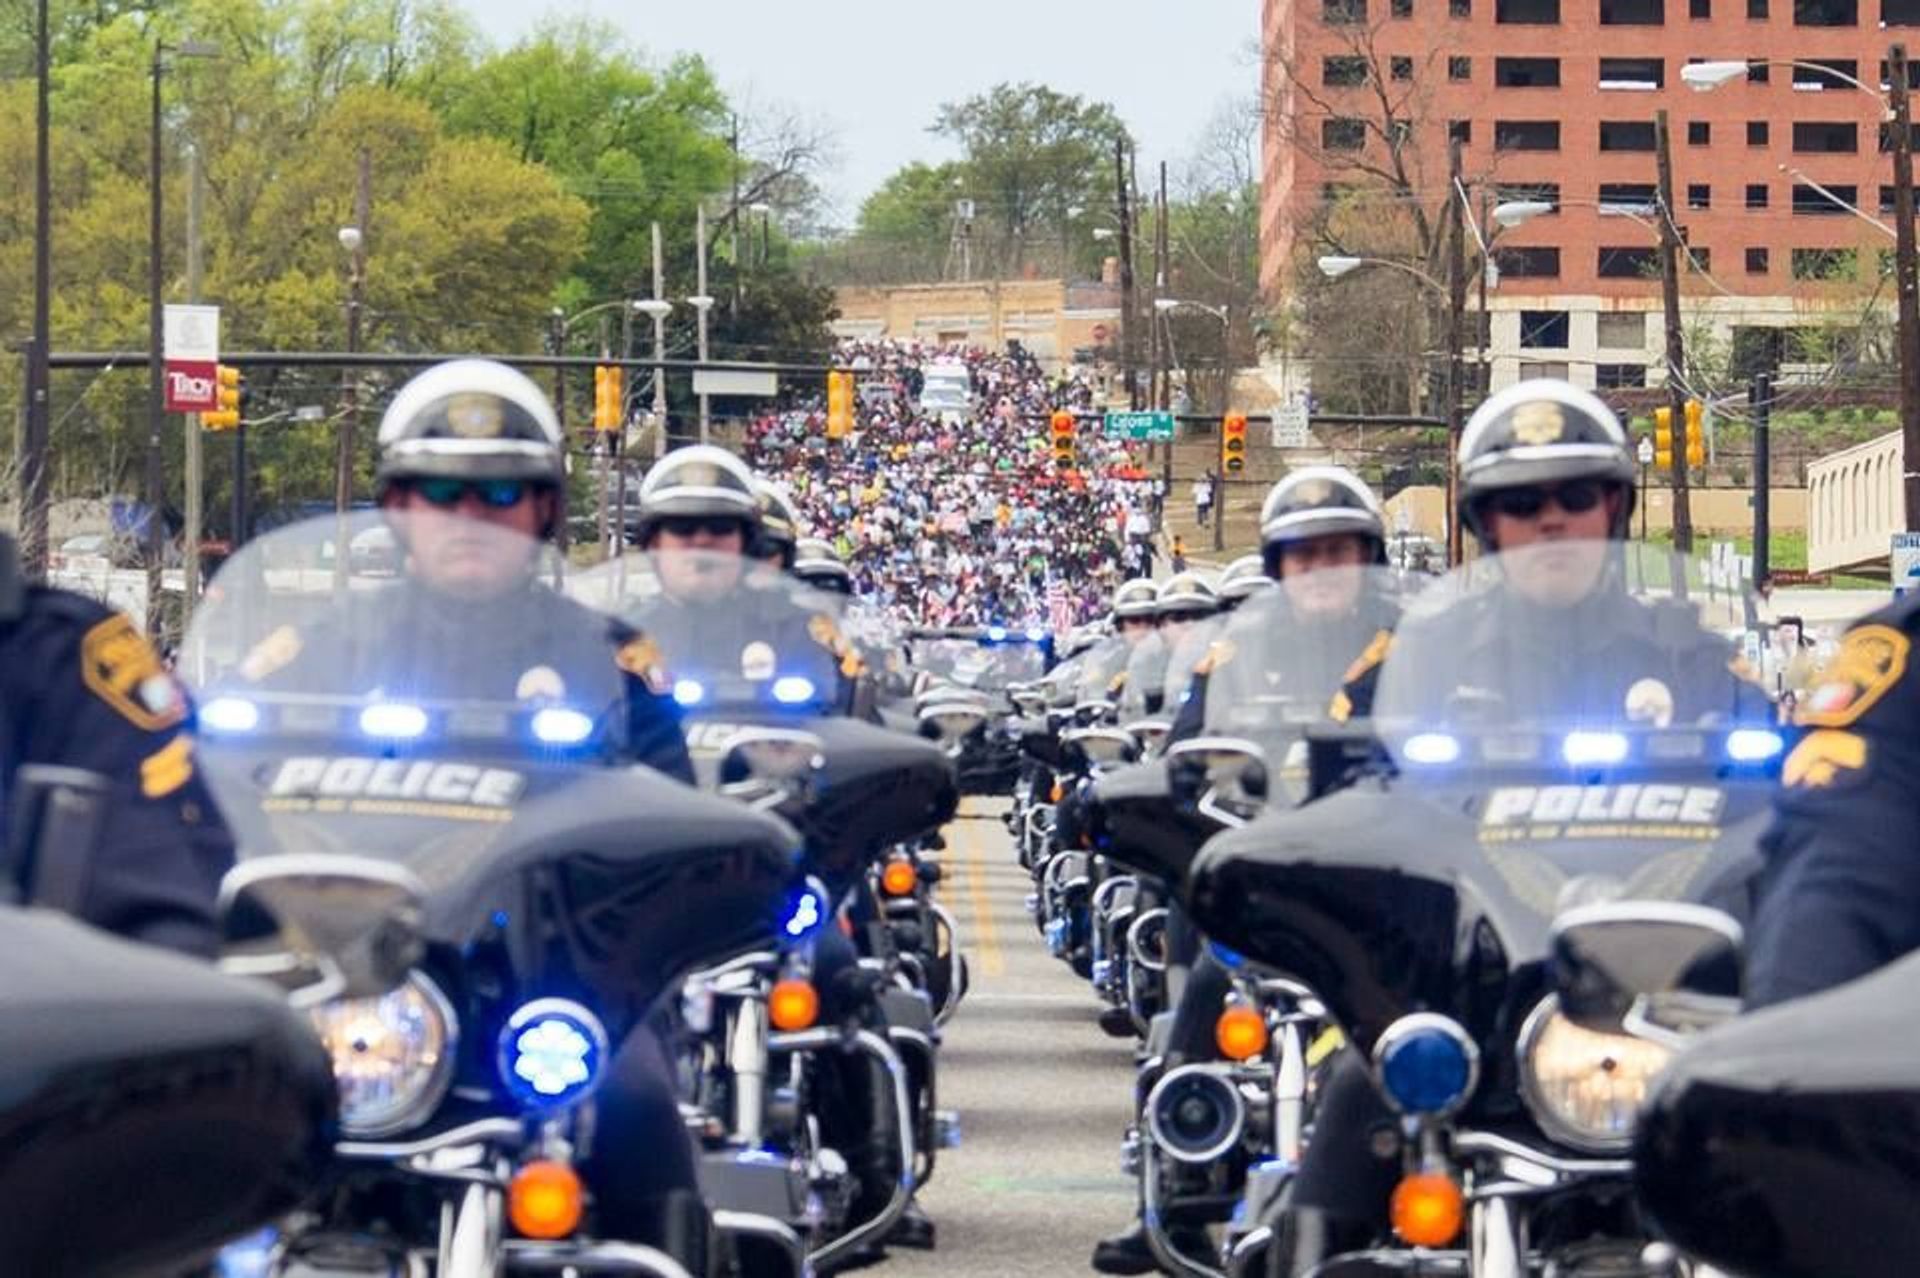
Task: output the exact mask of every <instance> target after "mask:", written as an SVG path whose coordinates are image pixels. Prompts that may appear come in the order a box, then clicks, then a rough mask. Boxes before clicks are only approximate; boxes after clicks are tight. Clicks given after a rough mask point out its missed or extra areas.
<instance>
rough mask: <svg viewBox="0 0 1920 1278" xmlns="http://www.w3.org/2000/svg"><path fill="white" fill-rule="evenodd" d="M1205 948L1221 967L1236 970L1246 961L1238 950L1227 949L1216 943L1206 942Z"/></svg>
mask: <svg viewBox="0 0 1920 1278" xmlns="http://www.w3.org/2000/svg"><path fill="white" fill-rule="evenodd" d="M1207 948H1208V949H1209V950H1211V951H1212V952H1213V957H1214V959H1215V961H1217V962H1218V963H1219V964H1220V966H1222V967H1227V968H1237V967H1239V966H1240V965H1241V964H1243V963H1245V962H1246V961H1247V959H1246V956H1245V955H1243V954H1242V953H1240V951H1239V950H1235V949H1229V948H1227V947H1226V946H1224V945H1222V944H1220V942H1218V941H1208V942H1207Z"/></svg>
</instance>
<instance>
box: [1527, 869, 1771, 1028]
mask: <svg viewBox="0 0 1920 1278" xmlns="http://www.w3.org/2000/svg"><path fill="white" fill-rule="evenodd" d="M1742 939H1743V936H1742V933H1741V930H1740V924H1739V923H1737V922H1735V921H1734V920H1733V919H1732V918H1731V917H1730V916H1728V915H1727V914H1724V913H1722V912H1721V911H1719V910H1716V909H1712V908H1711V907H1708V906H1704V905H1693V904H1688V903H1686V902H1679V901H1610V902H1606V903H1603V904H1597V905H1581V906H1575V907H1574V908H1573V909H1570V910H1566V911H1564V912H1563V913H1561V914H1560V915H1559V916H1558V917H1557V918H1555V919H1554V921H1553V930H1552V939H1551V950H1552V956H1553V957H1552V970H1553V977H1554V983H1555V985H1556V986H1557V988H1558V990H1559V995H1560V1009H1561V1011H1562V1012H1564V1013H1565V1014H1566V1016H1567V1017H1568V1018H1569V1019H1570V1020H1572V1021H1574V1022H1575V1023H1576V1024H1579V1025H1582V1026H1585V1027H1586V1028H1588V1029H1594V1030H1599V1031H1601V1032H1617V1031H1618V1030H1619V1029H1620V1027H1621V1025H1622V1023H1623V1022H1624V1021H1625V1020H1626V1019H1627V1018H1628V1016H1629V1015H1630V1014H1631V1013H1633V1012H1634V1011H1635V1009H1636V1007H1638V1006H1644V1005H1646V1004H1647V1003H1648V1001H1649V1000H1655V999H1659V998H1660V997H1662V996H1666V995H1674V994H1682V995H1689V996H1694V997H1698V998H1712V999H1729V1000H1731V999H1737V998H1738V997H1739V995H1740V947H1741V942H1742Z"/></svg>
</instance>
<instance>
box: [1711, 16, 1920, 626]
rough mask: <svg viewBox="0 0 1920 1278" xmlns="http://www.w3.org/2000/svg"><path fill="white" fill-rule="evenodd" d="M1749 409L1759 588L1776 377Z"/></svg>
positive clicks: (1769, 527)
mask: <svg viewBox="0 0 1920 1278" xmlns="http://www.w3.org/2000/svg"><path fill="white" fill-rule="evenodd" d="M1895 47H1896V48H1897V47H1898V46H1897V45H1896V46H1895ZM1747 410H1748V417H1749V419H1750V420H1751V421H1752V422H1753V588H1754V589H1755V590H1759V589H1761V588H1762V587H1764V586H1765V585H1766V584H1767V578H1768V577H1769V576H1771V575H1772V573H1773V562H1772V555H1771V554H1770V553H1769V552H1770V550H1771V548H1772V541H1773V440H1772V437H1771V432H1770V430H1769V429H1768V428H1769V425H1770V424H1771V421H1772V418H1773V379H1772V378H1770V377H1768V376H1767V375H1766V374H1765V373H1755V374H1754V377H1753V384H1752V386H1751V388H1750V389H1749V390H1748V391H1747Z"/></svg>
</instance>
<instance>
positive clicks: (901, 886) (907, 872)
mask: <svg viewBox="0 0 1920 1278" xmlns="http://www.w3.org/2000/svg"><path fill="white" fill-rule="evenodd" d="M919 885H920V874H919V872H918V871H916V870H915V869H914V868H913V862H911V861H905V860H901V861H889V862H887V867H886V868H885V869H884V870H882V871H880V890H881V891H883V892H885V893H886V894H887V895H888V896H912V895H913V889H914V888H916V887H918V886H919Z"/></svg>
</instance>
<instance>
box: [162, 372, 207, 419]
mask: <svg viewBox="0 0 1920 1278" xmlns="http://www.w3.org/2000/svg"><path fill="white" fill-rule="evenodd" d="M161 380H162V382H163V383H164V384H165V386H166V408H167V411H168V412H169V413H210V412H212V411H213V410H214V409H216V408H218V407H220V386H219V381H218V364H217V363H216V361H214V360H210V359H209V360H198V359H170V360H168V361H167V362H166V367H165V370H164V372H163V373H162V376H161Z"/></svg>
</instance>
